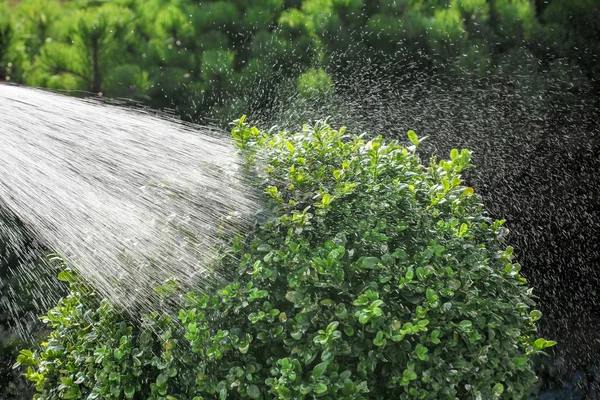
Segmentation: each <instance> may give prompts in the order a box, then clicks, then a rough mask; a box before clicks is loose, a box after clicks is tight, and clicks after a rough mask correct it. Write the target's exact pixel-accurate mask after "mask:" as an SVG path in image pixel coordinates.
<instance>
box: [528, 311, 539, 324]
mask: <svg viewBox="0 0 600 400" xmlns="http://www.w3.org/2000/svg"><path fill="white" fill-rule="evenodd" d="M529 318H531V320H532V321H534V322H535V321H537V320H539V319H540V318H542V312H541V311H540V310H532V311H531V312H530V313H529Z"/></svg>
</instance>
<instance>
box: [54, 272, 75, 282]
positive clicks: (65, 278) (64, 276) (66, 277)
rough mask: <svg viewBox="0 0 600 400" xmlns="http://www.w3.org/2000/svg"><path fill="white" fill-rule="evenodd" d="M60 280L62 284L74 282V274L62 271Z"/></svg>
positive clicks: (59, 275) (59, 276)
mask: <svg viewBox="0 0 600 400" xmlns="http://www.w3.org/2000/svg"><path fill="white" fill-rule="evenodd" d="M58 280H59V281H62V282H73V281H74V279H73V274H72V273H71V271H61V272H60V273H59V274H58Z"/></svg>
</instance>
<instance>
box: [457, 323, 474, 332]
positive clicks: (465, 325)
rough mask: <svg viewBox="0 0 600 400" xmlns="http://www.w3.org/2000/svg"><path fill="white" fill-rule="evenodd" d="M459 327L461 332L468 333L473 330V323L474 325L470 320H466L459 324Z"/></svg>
mask: <svg viewBox="0 0 600 400" xmlns="http://www.w3.org/2000/svg"><path fill="white" fill-rule="evenodd" d="M458 327H459V328H460V329H461V330H463V331H465V332H467V331H470V330H471V329H472V328H473V323H472V322H471V321H469V320H464V321H461V322H460V323H459V324H458Z"/></svg>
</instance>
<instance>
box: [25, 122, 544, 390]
mask: <svg viewBox="0 0 600 400" xmlns="http://www.w3.org/2000/svg"><path fill="white" fill-rule="evenodd" d="M232 134H233V137H234V138H235V140H236V142H237V144H238V146H239V147H240V148H241V151H243V152H244V153H245V154H246V156H247V158H248V165H249V167H250V168H249V169H250V170H251V171H252V173H254V174H255V175H256V177H257V184H258V185H260V187H262V189H264V191H265V195H266V197H267V198H268V201H267V202H266V204H268V207H267V208H268V210H269V212H268V213H267V214H268V217H266V218H265V219H264V220H262V221H261V222H260V223H259V224H258V226H257V228H256V230H255V232H254V233H253V235H252V236H251V237H248V238H246V239H242V238H239V240H236V241H235V243H234V244H233V246H232V249H231V253H230V254H227V255H226V256H224V258H223V261H222V262H223V265H222V269H223V271H228V272H229V282H230V283H229V284H227V285H226V286H223V287H221V288H219V289H216V290H214V291H209V292H208V293H203V292H202V293H200V292H199V293H188V294H187V295H186V296H185V299H186V304H185V305H184V306H183V307H182V309H181V310H180V312H179V315H178V317H177V319H172V318H171V317H169V316H167V315H159V314H153V315H147V316H144V317H143V318H142V319H141V321H140V320H137V319H135V318H131V317H128V316H127V314H126V313H124V312H122V311H120V310H118V309H116V308H115V307H114V306H113V305H111V304H110V302H109V301H108V300H101V299H98V298H97V297H96V295H95V294H94V293H93V290H91V289H89V288H87V287H86V285H85V284H84V283H83V282H81V281H80V279H78V278H77V277H74V275H73V274H72V273H70V272H69V271H65V272H63V273H61V274H60V276H59V278H60V279H62V280H66V281H71V293H70V294H69V295H68V296H67V297H65V298H64V299H63V300H61V301H60V302H59V304H58V305H57V306H56V307H55V308H53V309H51V310H50V311H49V312H48V314H47V316H45V317H43V319H44V321H46V322H47V323H48V324H49V326H50V328H52V333H51V334H50V337H49V338H48V339H47V340H46V341H45V342H44V343H43V347H42V351H41V352H37V351H30V350H25V351H22V352H21V355H20V357H19V360H18V361H19V363H20V364H22V365H25V366H27V367H28V372H27V377H28V378H29V379H30V380H32V381H34V382H35V383H36V389H37V393H38V394H37V398H38V399H94V398H97V399H121V398H144V399H145V398H148V399H169V400H173V399H212V398H220V399H235V398H251V399H260V398H282V399H300V398H324V399H339V398H347V399H392V398H405V399H414V398H421V399H464V398H482V399H492V398H495V397H499V396H501V395H503V396H504V397H505V398H523V397H524V396H526V394H527V393H528V392H529V391H530V388H531V386H532V385H533V384H534V383H535V382H536V377H535V374H534V372H533V370H532V363H531V360H530V357H531V356H532V355H534V354H536V353H539V352H541V351H542V349H544V348H545V347H548V346H551V345H552V344H553V342H549V341H546V340H544V339H541V338H539V339H538V338H537V337H536V333H535V331H536V328H535V321H536V320H537V319H539V317H540V312H539V311H537V310H533V309H531V306H532V305H533V300H532V296H531V292H530V290H529V289H528V288H527V286H526V282H525V280H524V279H523V278H522V277H521V276H520V275H519V269H520V267H519V265H518V264H517V263H515V262H514V261H513V257H512V250H511V249H510V248H508V249H505V248H503V246H502V242H501V240H500V239H499V236H500V234H501V233H502V232H503V231H502V230H503V229H504V228H502V224H503V221H493V220H491V219H490V218H488V217H486V215H485V212H484V210H483V207H482V204H481V203H480V201H479V199H478V196H477V195H476V194H474V190H473V189H472V188H470V187H467V186H465V185H464V184H463V182H462V180H461V172H462V171H464V170H465V169H466V168H469V167H470V166H471V165H470V164H469V158H470V153H469V151H468V150H462V151H460V152H459V151H458V150H452V152H451V153H450V159H449V160H441V161H439V162H438V161H435V160H431V163H430V165H429V166H425V165H422V164H421V163H420V161H419V158H418V157H417V155H416V154H415V149H416V147H417V146H418V145H419V143H420V139H419V138H418V137H417V135H416V134H415V133H414V132H412V131H410V132H409V139H410V141H411V143H412V144H411V145H410V146H409V147H403V146H401V145H399V144H397V143H395V142H385V141H384V140H383V139H382V138H381V137H378V138H375V139H373V140H370V141H367V140H365V139H364V138H363V137H357V136H352V135H347V134H346V133H345V132H344V129H340V130H334V129H332V128H331V127H330V126H329V125H327V124H326V123H323V122H320V123H317V124H316V125H315V126H305V127H304V129H303V131H302V132H300V133H288V132H278V133H272V134H271V133H265V132H260V131H259V130H258V129H257V128H254V127H250V126H248V125H246V124H245V123H244V120H243V118H242V119H240V120H238V121H237V122H236V124H235V126H234V128H233V131H232Z"/></svg>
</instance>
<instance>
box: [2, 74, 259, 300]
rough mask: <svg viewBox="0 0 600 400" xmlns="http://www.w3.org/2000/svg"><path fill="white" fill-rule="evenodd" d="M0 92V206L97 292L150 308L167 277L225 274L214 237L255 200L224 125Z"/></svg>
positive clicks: (27, 92)
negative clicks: (219, 265)
mask: <svg viewBox="0 0 600 400" xmlns="http://www.w3.org/2000/svg"><path fill="white" fill-rule="evenodd" d="M0 104H2V109H3V113H2V115H0V132H1V134H0V148H1V149H2V155H1V158H0V204H2V207H1V208H2V209H4V211H1V210H0V212H4V213H6V212H10V213H13V214H14V215H16V216H17V217H18V218H19V219H20V221H22V223H23V225H24V226H25V228H26V229H27V230H28V231H30V232H32V233H33V234H34V235H35V237H36V239H38V240H39V241H40V242H43V243H44V244H46V245H47V246H48V247H49V248H51V249H52V250H53V251H55V252H57V253H59V254H60V255H61V256H62V257H63V258H64V259H65V260H66V261H67V263H68V265H70V266H73V267H74V268H76V270H77V271H78V273H79V274H81V275H82V276H83V277H84V278H85V279H86V280H87V281H89V282H90V283H91V284H92V285H93V287H94V288H95V289H96V290H98V292H99V293H100V294H102V295H103V296H106V297H108V298H110V299H112V300H113V301H115V302H116V303H118V304H120V305H122V306H124V307H126V308H127V307H134V306H135V307H142V308H144V309H145V310H149V309H152V308H153V304H154V303H156V296H155V288H156V287H157V286H159V285H161V284H164V283H165V281H169V282H171V283H173V284H175V285H177V286H178V287H180V288H182V289H191V288H194V289H200V290H202V288H203V287H206V286H210V285H212V284H213V283H215V282H216V281H218V280H221V279H224V278H226V276H224V275H226V273H224V272H223V271H214V270H212V269H211V265H212V264H213V262H214V261H215V260H216V257H217V256H218V249H219V248H221V247H223V246H226V245H227V244H228V243H229V240H230V239H231V238H232V235H233V234H235V233H239V232H243V229H244V228H245V227H248V226H249V224H250V223H251V220H252V217H253V214H254V213H255V210H256V208H257V206H256V204H257V198H256V195H255V193H254V191H253V190H252V188H251V186H250V185H249V184H248V182H247V181H246V180H245V179H244V178H243V174H242V172H241V161H242V160H241V159H240V158H239V157H238V154H237V153H236V149H235V147H234V146H233V144H232V143H231V142H230V140H229V135H228V134H227V133H225V132H221V131H219V130H217V129H213V128H208V127H202V126H194V125H190V124H184V123H181V122H178V121H177V120H175V119H174V118H170V117H169V116H165V115H163V116H156V115H149V113H148V112H147V111H144V110H135V111H134V110H130V109H123V108H119V107H114V106H109V105H106V104H103V103H101V102H99V101H94V100H86V101H82V100H81V99H76V98H70V97H67V96H62V95H58V94H54V93H50V92H44V91H41V90H35V89H26V88H20V87H16V86H8V85H2V86H0ZM21 268H24V269H25V270H26V269H27V262H24V263H23V264H22V267H21Z"/></svg>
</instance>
